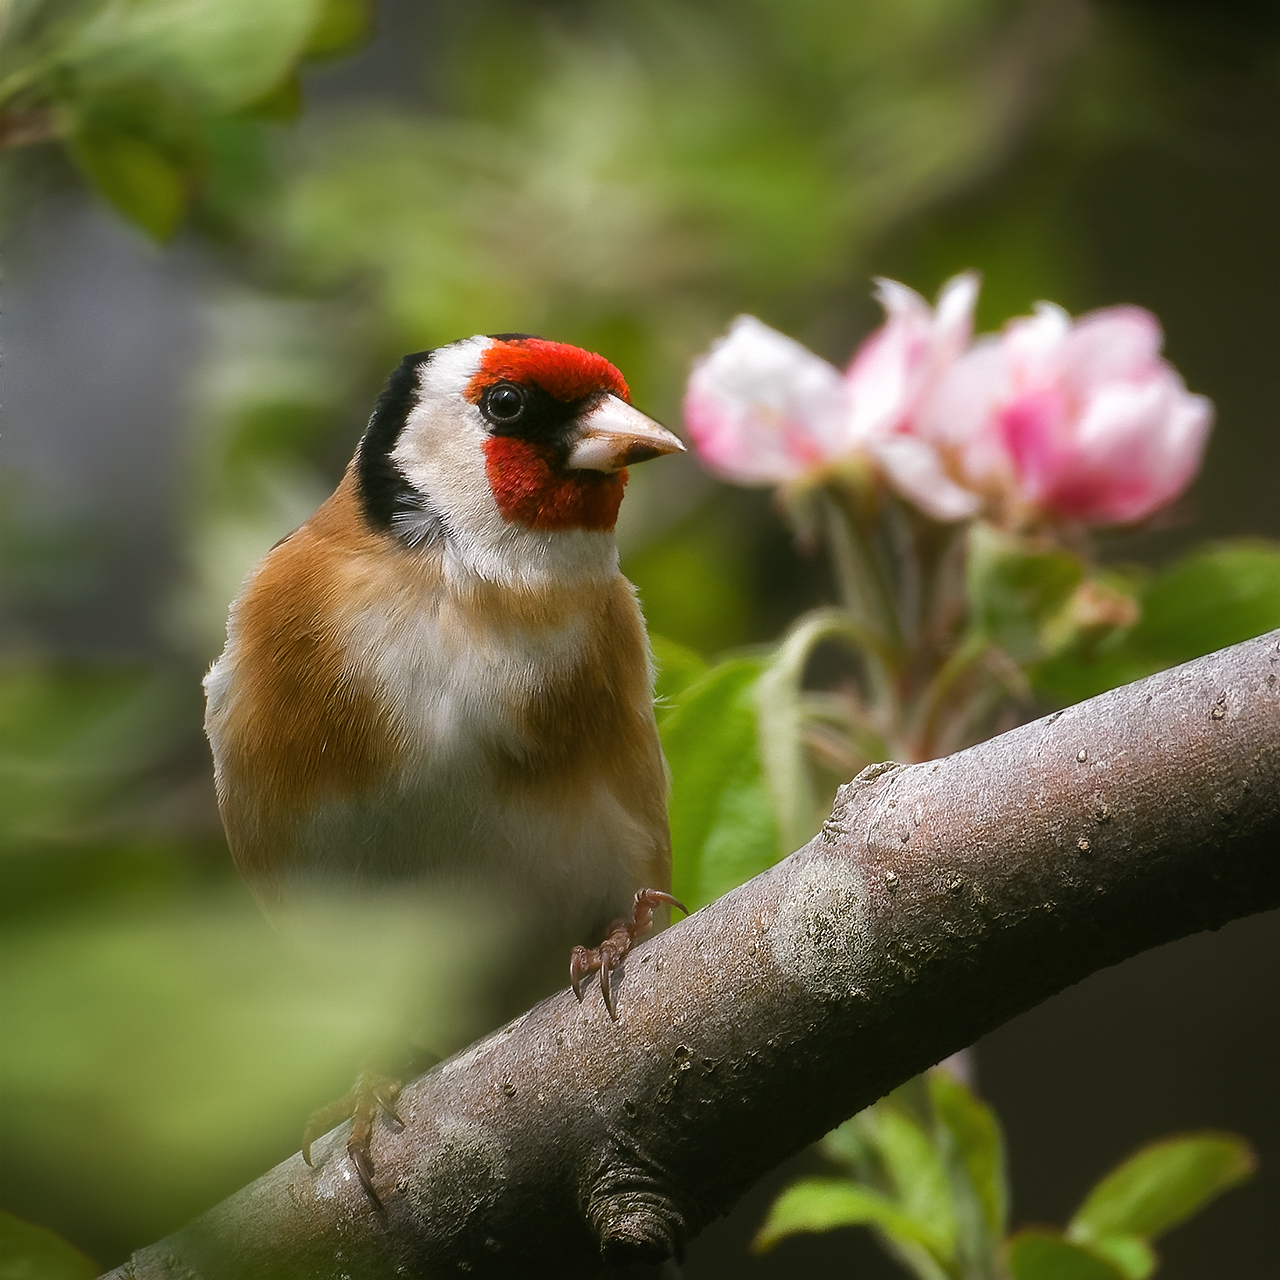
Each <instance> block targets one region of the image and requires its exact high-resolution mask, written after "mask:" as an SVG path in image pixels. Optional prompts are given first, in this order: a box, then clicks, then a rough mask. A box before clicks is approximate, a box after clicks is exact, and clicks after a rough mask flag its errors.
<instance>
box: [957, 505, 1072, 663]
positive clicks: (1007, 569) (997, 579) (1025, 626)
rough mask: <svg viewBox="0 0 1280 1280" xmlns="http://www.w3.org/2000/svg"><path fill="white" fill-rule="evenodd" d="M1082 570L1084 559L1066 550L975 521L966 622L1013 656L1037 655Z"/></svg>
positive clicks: (1017, 659)
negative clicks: (1043, 632)
mask: <svg viewBox="0 0 1280 1280" xmlns="http://www.w3.org/2000/svg"><path fill="white" fill-rule="evenodd" d="M1083 574H1084V565H1083V564H1082V562H1081V561H1080V559H1079V558H1078V557H1077V556H1074V555H1072V554H1071V552H1069V551H1064V550H1062V549H1061V548H1060V547H1055V546H1051V545H1042V544H1040V543H1039V542H1036V541H1033V540H1029V539H1026V538H1021V537H1018V536H1016V535H1014V534H1011V533H1005V532H1004V531H1002V530H999V529H996V528H995V527H994V526H992V525H989V524H984V523H981V522H979V523H976V524H975V525H974V526H973V528H972V529H971V530H970V531H969V558H968V564H967V569H966V587H967V590H968V596H969V609H970V616H971V625H972V626H973V628H974V629H975V630H976V631H979V632H981V633H982V634H984V635H985V636H987V637H988V638H989V639H990V640H991V641H992V642H994V643H995V644H997V645H999V646H1000V648H1002V649H1003V650H1004V651H1005V652H1006V653H1007V654H1008V655H1009V656H1010V657H1011V658H1012V659H1013V660H1014V661H1015V662H1027V661H1029V660H1032V659H1034V658H1037V657H1039V656H1040V653H1041V649H1042V645H1043V641H1042V630H1043V628H1044V627H1045V626H1046V625H1047V624H1048V623H1049V622H1050V621H1051V620H1052V619H1053V618H1054V617H1055V615H1057V614H1058V613H1059V612H1060V611H1061V609H1062V608H1063V606H1064V605H1065V604H1066V603H1067V601H1068V600H1069V599H1070V597H1071V593H1072V592H1073V591H1075V589H1076V587H1077V586H1078V585H1079V583H1080V580H1081V578H1082V577H1083Z"/></svg>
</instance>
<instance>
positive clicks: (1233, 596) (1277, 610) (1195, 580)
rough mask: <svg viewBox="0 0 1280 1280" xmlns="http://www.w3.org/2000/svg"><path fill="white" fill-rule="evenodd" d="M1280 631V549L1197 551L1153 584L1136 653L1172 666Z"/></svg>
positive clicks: (1224, 546)
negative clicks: (1273, 631)
mask: <svg viewBox="0 0 1280 1280" xmlns="http://www.w3.org/2000/svg"><path fill="white" fill-rule="evenodd" d="M1277 627H1280V545H1278V544H1276V543H1269V542H1264V541H1262V540H1261V539H1257V540H1253V539H1251V540H1248V541H1245V540H1241V541H1239V542H1231V543H1221V544H1219V545H1217V546H1214V547H1209V548H1206V549H1202V550H1199V551H1195V552H1193V553H1192V554H1191V555H1189V556H1187V557H1186V558H1185V559H1184V560H1180V561H1178V563H1177V564H1175V565H1173V566H1172V567H1171V568H1169V569H1167V570H1165V572H1164V573H1162V574H1160V575H1159V576H1158V577H1156V578H1155V579H1153V580H1152V582H1151V583H1150V585H1149V586H1148V587H1147V590H1146V591H1145V592H1144V593H1143V597H1142V621H1141V622H1139V623H1138V625H1137V627H1135V628H1134V631H1133V635H1132V645H1133V648H1134V649H1135V650H1137V651H1139V652H1142V653H1144V654H1147V655H1149V656H1150V657H1151V658H1152V659H1153V660H1155V661H1159V662H1162V663H1163V664H1164V665H1166V666H1167V665H1171V664H1173V663H1178V662H1189V661H1190V660H1191V659H1192V658H1198V657H1200V656H1201V655H1202V654H1206V653H1212V652H1213V651H1214V650H1215V649H1221V648H1224V647H1225V646H1226V645H1229V644H1237V643H1239V642H1240V641H1241V640H1248V639H1249V638H1250V637H1252V636H1256V635H1261V634H1262V633H1263V632H1266V631H1272V630H1274V629H1275V628H1277Z"/></svg>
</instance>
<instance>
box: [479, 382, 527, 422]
mask: <svg viewBox="0 0 1280 1280" xmlns="http://www.w3.org/2000/svg"><path fill="white" fill-rule="evenodd" d="M528 401H529V397H528V395H527V394H526V392H525V390H524V388H523V387H517V386H515V385H514V384H513V383H510V382H499V383H498V385H497V386H496V387H490V388H489V390H488V391H486V392H485V393H484V398H483V399H482V400H481V401H480V412H481V413H483V414H484V416H485V417H486V418H488V419H489V421H490V422H492V423H493V424H494V426H496V427H509V426H511V424H512V423H513V422H518V421H519V419H520V417H521V415H522V414H523V413H524V411H525V406H526V405H527V404H528Z"/></svg>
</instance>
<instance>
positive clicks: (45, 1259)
mask: <svg viewBox="0 0 1280 1280" xmlns="http://www.w3.org/2000/svg"><path fill="white" fill-rule="evenodd" d="M97 1274H98V1267H97V1265H96V1264H95V1263H93V1262H91V1261H90V1260H89V1259H88V1258H86V1257H85V1256H84V1254H83V1253H81V1252H80V1250H79V1249H77V1248H75V1247H74V1246H73V1245H69V1244H68V1243H67V1242H66V1241H65V1240H64V1239H63V1238H62V1237H61V1236H57V1235H54V1233H53V1232H52V1231H50V1230H48V1229H47V1228H46V1227H37V1226H36V1225H35V1224H34V1223H30V1222H23V1221H22V1219H21V1218H15V1217H14V1216H13V1214H11V1213H5V1212H4V1211H3V1210H0V1280H93V1277H94V1276H96V1275H97Z"/></svg>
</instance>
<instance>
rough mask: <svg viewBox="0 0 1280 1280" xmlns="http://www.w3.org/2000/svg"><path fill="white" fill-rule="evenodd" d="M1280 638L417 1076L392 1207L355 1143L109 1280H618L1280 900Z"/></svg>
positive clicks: (662, 946)
mask: <svg viewBox="0 0 1280 1280" xmlns="http://www.w3.org/2000/svg"><path fill="white" fill-rule="evenodd" d="M1278 845H1280V631H1277V632H1273V633H1271V634H1270V635H1267V636H1263V637H1261V638H1259V639H1257V640H1251V641H1248V642H1246V643H1245V644H1241V645H1236V646H1235V647H1233V648H1231V649H1226V650H1223V651H1222V652H1220V653H1217V654H1212V655H1210V656H1209V657H1206V658H1202V659H1199V660H1198V661H1196V662H1192V663H1189V664H1187V665H1186V666H1183V667H1179V668H1176V669H1175V670H1173V671H1168V672H1164V673H1162V674H1160V675H1156V676H1152V677H1151V678H1149V679H1147V680H1143V681H1140V682H1139V683H1137V684H1133V685H1129V686H1128V687H1126V688H1123V689H1118V690H1114V691H1113V692H1111V693H1107V694H1104V695H1102V696H1101V697H1098V698H1094V699H1092V700H1091V701H1089V702H1085V703H1082V704H1080V705H1079V706H1076V707H1072V708H1070V709H1068V710H1066V711H1061V712H1058V713H1056V714H1055V715H1051V716H1048V717H1047V718H1045V719H1043V720H1038V721H1036V722H1035V723H1033V724H1029V725H1025V726H1023V727H1021V728H1018V729H1015V730H1013V731H1012V732H1010V733H1006V734H1003V735H1002V736H1001V737H999V738H995V739H993V740H991V741H990V742H986V743H983V744H982V745H980V746H977V747H973V748H971V749H969V750H967V751H962V752H960V753H958V754H956V755H954V756H950V757H948V758H947V759H945V760H938V761H935V762H932V763H929V764H922V765H913V766H910V767H907V768H902V767H898V766H892V765H879V766H874V767H873V768H871V769H868V770H865V771H864V772H863V774H862V775H861V776H860V777H859V778H858V779H856V780H855V781H854V782H852V783H850V784H849V785H848V786H845V787H843V788H842V789H841V791H840V795H839V798H838V800H837V802H836V806H835V810H834V812H833V813H832V816H831V817H830V819H828V821H827V823H826V825H825V826H824V828H823V830H822V832H821V834H819V835H818V836H817V837H815V838H814V839H813V840H812V841H811V842H810V843H809V844H808V845H806V846H805V847H804V848H803V849H801V850H800V851H799V852H797V853H795V854H793V855H792V856H791V857H789V858H787V859H786V860H785V861H783V862H781V863H779V864H778V865H777V866H776V867H774V868H772V869H771V870H769V871H767V872H765V873H764V874H763V875H760V876H757V877H756V878H755V879H754V880H752V881H750V882H749V883H748V884H745V885H743V886H742V887H741V888H739V889H737V890H735V891H734V892H733V893H731V894H728V895H727V896H726V897H724V898H722V899H720V900H719V901H718V902H715V903H712V904H711V905H710V906H708V907H706V908H704V909H703V910H701V911H699V912H697V913H696V914H695V915H693V916H692V917H690V918H689V919H688V920H687V921H684V922H683V923H681V924H678V925H676V926H674V927H673V928H671V929H669V930H668V931H667V932H665V933H664V934H662V935H661V936H659V937H657V938H655V939H653V940H652V941H651V942H649V943H647V944H645V945H644V946H643V947H641V948H638V949H637V950H636V951H635V952H633V953H632V955H631V956H630V957H629V958H628V961H627V965H626V972H625V975H624V976H623V977H622V979H621V983H620V987H619V990H618V1002H619V1012H620V1019H621V1020H620V1021H619V1022H618V1023H616V1024H615V1023H613V1022H611V1021H610V1020H609V1018H608V1015H607V1014H606V1012H605V1009H604V1006H603V1003H602V1001H601V997H600V993H599V991H598V989H593V990H592V991H591V992H590V994H589V995H588V997H587V999H586V1000H585V1001H584V1003H583V1004H582V1005H579V1004H578V1003H577V1002H576V1001H575V1000H574V998H573V996H572V995H571V994H570V993H569V992H567V991H562V992H561V993H560V994H558V995H556V996H553V997H552V998H551V999H549V1000H546V1001H544V1002H543V1003H542V1004H540V1005H538V1006H537V1007H536V1008H535V1009H533V1010H531V1011H530V1012H529V1013H527V1014H525V1015H524V1016H523V1017H521V1018H518V1019H517V1020H516V1021H515V1022H513V1023H511V1024H510V1025H509V1026H507V1027H506V1028H504V1029H503V1030H501V1031H499V1032H497V1033H496V1034H494V1035H492V1036H490V1037H489V1038H488V1039H486V1040H483V1041H481V1042H480V1043H478V1044H476V1045H474V1046H472V1047H471V1048H470V1049H468V1050H466V1051H464V1052H463V1053H461V1054H459V1055H458V1056H457V1057H455V1058H453V1059H451V1060H449V1061H448V1062H446V1063H444V1064H442V1065H441V1066H439V1067H437V1068H435V1069H434V1070H433V1071H431V1072H429V1073H428V1074H427V1075H425V1076H422V1077H421V1078H419V1079H418V1080H416V1081H415V1082H414V1083H413V1084H412V1085H410V1086H409V1087H408V1088H407V1089H406V1090H405V1092H404V1094H403V1095H402V1098H401V1101H400V1103H399V1106H400V1112H401V1115H402V1116H403V1118H404V1120H405V1122H406V1123H405V1128H404V1130H403V1131H402V1132H399V1133H393V1132H391V1131H390V1129H389V1128H384V1129H383V1130H381V1131H380V1132H379V1134H378V1135H377V1137H376V1139H375V1144H374V1158H375V1161H376V1164H377V1184H378V1189H379V1192H380V1193H381V1196H382V1199H383V1202H384V1204H385V1206H386V1216H385V1218H382V1219H380V1218H379V1216H378V1215H377V1214H376V1213H375V1212H374V1211H373V1209H372V1208H371V1206H370V1204H369V1203H368V1201H367V1200H366V1199H365V1196H364V1193H363V1192H362V1191H361V1189H360V1184H359V1182H358V1181H357V1180H356V1178H355V1177H354V1175H353V1174H352V1171H351V1169H350V1165H349V1162H348V1161H347V1159H346V1158H345V1150H344V1141H345V1131H339V1132H338V1133H337V1134H335V1135H330V1137H329V1138H327V1139H326V1140H325V1141H324V1142H322V1143H321V1144H319V1146H318V1149H317V1156H316V1158H317V1164H318V1168H317V1169H315V1170H312V1169H309V1168H307V1167H306V1166H305V1165H304V1164H303V1163H302V1159H301V1157H300V1156H294V1157H293V1158H292V1159H290V1160H287V1161H285V1162H284V1163H283V1164H281V1165H279V1166H277V1167H276V1168H275V1169H273V1170H272V1171H271V1172H270V1173H268V1174H266V1175H265V1176H264V1177H262V1178H260V1179H259V1180H258V1181H257V1182H255V1183H253V1184H252V1185H251V1186H249V1187H247V1188H245V1189H244V1190H242V1191H240V1192H239V1193H237V1194H236V1195H234V1196H232V1197H231V1198H230V1199H229V1200H227V1201H225V1202H224V1203H223V1204H221V1205H219V1206H218V1207H217V1208H215V1209H213V1210H211V1211H210V1212H209V1213H207V1214H205V1215H204V1216H203V1217H201V1218H199V1219H197V1220H196V1221H195V1222H193V1223H191V1224H190V1225H188V1226H187V1227H185V1228H183V1229H182V1230H181V1231H180V1232H178V1233H177V1234H176V1235H173V1236H170V1237H169V1238H168V1239H166V1240H163V1241H161V1242H160V1243H159V1244H156V1245H153V1246H150V1247H149V1248H146V1249H144V1250H142V1251H141V1252H139V1253H138V1254H136V1255H135V1256H134V1258H133V1259H132V1260H131V1261H130V1262H129V1263H127V1264H126V1265H125V1266H124V1267H122V1268H120V1269H119V1270H117V1271H115V1272H112V1273H111V1274H112V1276H113V1277H117V1278H118V1280H124V1278H125V1277H131V1278H133V1280H160V1278H161V1277H163V1278H164V1280H174V1277H176V1276H184V1277H189V1276H193V1275H194V1276H199V1277H203V1278H204V1280H217V1278H220V1277H228V1278H235V1280H241V1278H243V1277H250V1276H252V1277H255V1278H261V1280H267V1278H274V1277H283V1276H307V1277H314V1278H318V1280H324V1278H329V1277H332V1278H333V1280H338V1278H339V1277H343V1276H346V1277H352V1276H354V1277H358V1278H359V1280H366V1278H367V1277H378V1278H381V1277H393V1276H418V1275H431V1276H435V1275H444V1274H448V1275H454V1274H465V1275H470V1276H499V1275H502V1276H506V1275H519V1276H521V1277H535V1276H544V1275H545V1276H557V1277H581V1276H589V1275H595V1274H597V1273H598V1272H599V1271H600V1270H601V1269H602V1266H603V1265H604V1264H603V1263H602V1259H604V1260H605V1262H607V1263H622V1262H630V1261H637V1260H650V1261H654V1260H660V1259H662V1258H665V1257H667V1256H669V1255H671V1254H673V1253H675V1254H678V1253H679V1251H680V1249H681V1248H682V1246H683V1244H684V1242H685V1241H686V1240H687V1239H689V1238H690V1237H691V1236H693V1235H694V1234H696V1233H697V1232H698V1231H699V1230H701V1229H702V1228H703V1227H704V1226H705V1225H706V1224H707V1223H709V1222H710V1221H711V1220H712V1219H714V1218H715V1217H717V1216H718V1215H720V1214H722V1213H724V1212H725V1211H726V1210H727V1209H728V1208H729V1207H730V1206H731V1205H732V1204H733V1203H734V1201H735V1200H736V1199H737V1198H738V1197H739V1196H741V1195H742V1193H743V1192H744V1191H745V1190H746V1189H747V1188H748V1187H750V1186H751V1184H752V1183H753V1182H754V1181H755V1180H756V1179H758V1178H759V1177H760V1176H761V1174H763V1173H764V1172H765V1171H766V1170H768V1169H770V1168H771V1167H772V1166H774V1165H776V1164H777V1163H778V1162H780V1161H781V1160H783V1159H784V1158H786V1157H787V1156H789V1155H790V1154H792V1153H793V1152H795V1151H797V1150H798V1149H799V1148H801V1147H802V1146H804V1145H805V1144H807V1143H809V1142H811V1141H813V1140H814V1139H816V1138H817V1137H819V1136H820V1135H821V1134H823V1133H825V1132H826V1131H827V1130H829V1129H830V1128H832V1127H833V1126H834V1125H835V1124H837V1123H838V1122H839V1121H841V1120H842V1119H844V1118H845V1117H846V1116H848V1115H849V1114H851V1113H852V1112H854V1111H856V1110H858V1109H859V1108H861V1107H864V1106H866V1105H867V1104H869V1103H871V1102H873V1101H874V1100H875V1099H876V1098H878V1097H880V1096H881V1095H883V1094H884V1093H885V1092H886V1091H887V1090H889V1089H890V1088H892V1087H893V1086H894V1085H896V1084H898V1083H899V1082H901V1081H903V1080H905V1079H907V1078H908V1077H909V1076H911V1075H913V1074H915V1073H916V1072H918V1071H921V1070H923V1069H924V1068H925V1067H928V1066H929V1065H930V1064H932V1063H934V1062H937V1061H938V1060H939V1059H941V1058H943V1057H944V1056H946V1055H947V1054H949V1053H951V1052H953V1051H954V1050H956V1049H959V1048H962V1047H963V1046H964V1045H967V1044H971V1043H972V1042H973V1041H974V1040H976V1039H977V1038H978V1037H979V1036H981V1035H983V1034H984V1033H985V1032H988V1031H990V1030H991V1029H992V1028H993V1027H996V1026H998V1025H1000V1024H1001V1023H1002V1022H1004V1021H1006V1020H1007V1019H1009V1018H1011V1017H1013V1016H1014V1015H1015V1014H1018V1013H1021V1012H1022V1011H1023V1010H1025V1009H1028V1008H1030V1007H1031V1006H1032V1005H1034V1004H1036V1003H1038V1002H1039V1001H1041V1000H1044V999H1045V998H1047V997H1048V996H1050V995H1052V994H1054V993H1055V992H1057V991H1059V990H1061V989H1062V988H1063V987H1065V986H1067V985H1069V984H1070V983H1073V982H1077V981H1079V980H1080V979H1082V978H1084V977H1086V976H1087V975H1088V974H1090V973H1092V972H1093V971H1094V970H1096V969H1099V968H1102V967H1104V966H1106V965H1110V964H1115V963H1116V962H1117V961H1119V960H1123V959H1124V958H1126V957H1127V956H1131V955H1134V954H1136V953H1137V952H1139V951H1142V950H1144V949H1145V948H1147V947H1151V946H1155V945H1157V944H1159V943H1163V942H1168V941H1171V940H1172V939H1174V938H1179V937H1182V936H1184V935H1185V934H1188V933H1193V932H1196V931H1198V930H1201V929H1212V928H1217V927H1218V926H1220V925H1222V924H1224V923H1226V922H1227V921H1229V920H1232V919H1235V918H1236V917H1239V916H1243V915H1248V914H1250V913H1251V912H1255V911H1261V910H1263V909H1265V908H1268V907H1272V906H1275V905H1277V904H1280V857H1278V856H1277V853H1278V852H1280V850H1278V848H1277V846H1278Z"/></svg>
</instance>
